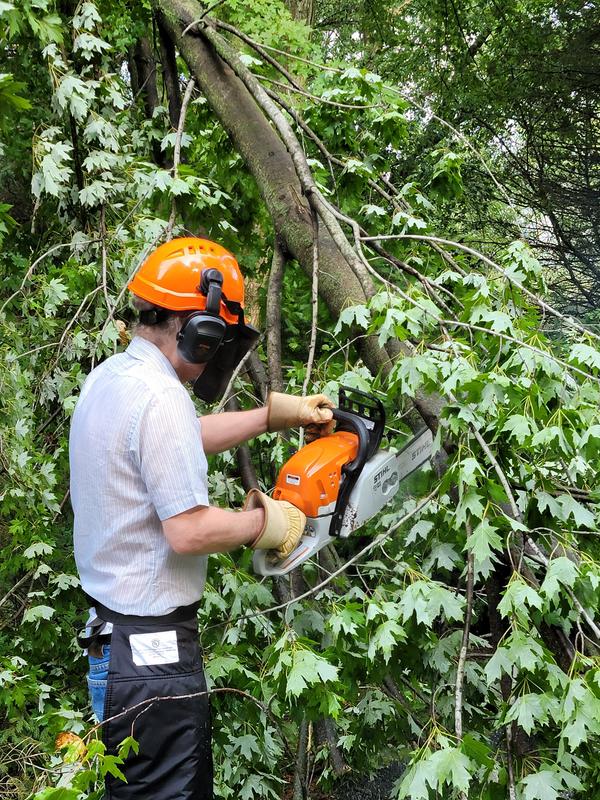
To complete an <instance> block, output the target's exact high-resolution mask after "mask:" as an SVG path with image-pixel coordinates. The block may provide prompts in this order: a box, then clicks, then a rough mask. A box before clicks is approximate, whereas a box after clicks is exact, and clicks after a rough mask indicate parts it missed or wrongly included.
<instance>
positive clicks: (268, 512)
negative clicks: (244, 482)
mask: <svg viewBox="0 0 600 800" xmlns="http://www.w3.org/2000/svg"><path fill="white" fill-rule="evenodd" d="M256 508H262V509H263V510H264V512H265V524H264V525H263V529H262V531H261V532H260V533H259V534H258V536H257V537H256V539H255V540H254V541H253V542H252V544H251V545H250V547H252V549H253V550H273V551H274V552H273V555H274V556H275V558H276V559H277V561H282V560H283V559H284V558H287V556H289V555H290V553H292V552H293V551H294V549H295V547H296V545H297V544H298V542H299V541H300V537H301V536H302V532H303V531H304V526H305V525H306V516H305V514H304V513H303V512H302V511H300V509H299V508H296V506H294V505H292V504H291V503H288V502H287V500H273V498H272V497H269V496H268V495H266V494H263V492H259V491H258V489H251V490H250V492H248V496H247V497H246V502H245V503H244V511H254V509H256Z"/></svg>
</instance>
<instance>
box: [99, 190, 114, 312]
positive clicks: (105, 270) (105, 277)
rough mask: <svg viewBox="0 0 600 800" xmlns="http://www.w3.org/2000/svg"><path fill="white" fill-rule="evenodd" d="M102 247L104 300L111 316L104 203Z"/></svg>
mask: <svg viewBox="0 0 600 800" xmlns="http://www.w3.org/2000/svg"><path fill="white" fill-rule="evenodd" d="M100 247H101V255H102V291H103V292H104V301H105V303H106V311H107V313H108V315H109V316H110V317H112V315H113V307H112V305H111V302H110V299H109V297H108V266H107V254H106V218H105V205H104V203H102V206H101V207H100Z"/></svg>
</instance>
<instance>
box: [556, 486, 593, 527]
mask: <svg viewBox="0 0 600 800" xmlns="http://www.w3.org/2000/svg"><path fill="white" fill-rule="evenodd" d="M556 502H557V503H558V505H559V507H560V509H561V512H562V513H561V517H562V519H564V520H565V522H566V521H567V520H568V519H569V517H571V516H572V517H573V520H574V521H575V524H576V525H577V526H578V527H580V528H595V527H596V518H595V517H594V515H593V514H592V512H591V511H588V509H587V508H586V507H585V506H584V505H583V504H582V503H578V502H577V500H575V498H574V497H573V496H572V495H570V494H561V495H560V497H557V498H556Z"/></svg>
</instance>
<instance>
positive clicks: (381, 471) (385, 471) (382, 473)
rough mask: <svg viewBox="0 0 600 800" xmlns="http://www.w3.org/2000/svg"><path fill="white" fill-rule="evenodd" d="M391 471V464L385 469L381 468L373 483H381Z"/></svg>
mask: <svg viewBox="0 0 600 800" xmlns="http://www.w3.org/2000/svg"><path fill="white" fill-rule="evenodd" d="M389 471H390V468H389V465H388V466H387V467H384V468H383V469H381V470H379V472H378V473H377V475H375V477H374V478H373V483H379V481H380V480H381V479H382V478H383V476H384V475H386V474H387V473H388V472H389Z"/></svg>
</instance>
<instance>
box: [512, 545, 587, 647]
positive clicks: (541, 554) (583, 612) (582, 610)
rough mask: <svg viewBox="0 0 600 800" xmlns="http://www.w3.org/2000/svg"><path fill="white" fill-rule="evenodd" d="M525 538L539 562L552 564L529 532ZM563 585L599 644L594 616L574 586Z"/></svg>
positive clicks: (546, 565) (546, 564)
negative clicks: (583, 603)
mask: <svg viewBox="0 0 600 800" xmlns="http://www.w3.org/2000/svg"><path fill="white" fill-rule="evenodd" d="M525 539H526V540H527V545H528V547H530V548H531V550H533V552H534V554H535V555H536V556H537V559H538V560H539V562H540V563H541V564H543V565H544V566H545V567H546V568H548V567H549V566H550V559H549V558H548V557H547V556H546V554H545V553H544V551H543V550H542V549H541V548H540V547H539V546H538V545H537V544H536V542H534V541H533V539H532V538H531V537H530V536H528V535H527V534H525ZM528 557H531V556H530V554H528ZM563 586H564V588H565V590H566V592H567V594H568V595H569V597H570V598H571V600H572V601H573V605H574V606H575V608H576V609H577V611H578V612H579V614H580V615H581V616H582V617H583V619H584V620H585V621H586V622H587V624H588V626H589V628H590V630H591V631H592V632H593V633H594V636H595V637H596V638H597V640H598V641H597V642H595V644H596V646H597V645H598V643H600V628H599V627H598V626H597V625H596V623H595V622H594V619H593V618H592V617H590V615H589V614H588V612H587V611H586V610H585V608H584V607H583V606H582V605H581V603H580V602H579V600H578V599H577V597H576V595H575V593H574V592H573V590H572V588H571V587H570V586H566V585H564V584H563Z"/></svg>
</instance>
